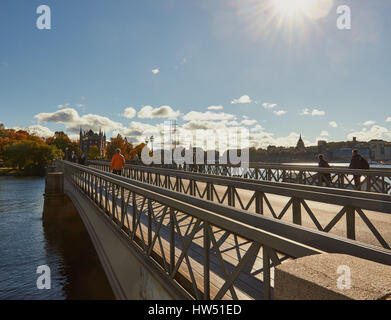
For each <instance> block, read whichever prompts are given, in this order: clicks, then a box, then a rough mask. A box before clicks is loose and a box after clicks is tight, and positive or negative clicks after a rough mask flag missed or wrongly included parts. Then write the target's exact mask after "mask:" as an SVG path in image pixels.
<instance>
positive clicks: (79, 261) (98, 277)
mask: <svg viewBox="0 0 391 320" xmlns="http://www.w3.org/2000/svg"><path fill="white" fill-rule="evenodd" d="M43 230H44V237H45V239H46V246H47V250H46V251H47V252H57V253H58V255H59V256H60V257H61V258H62V263H61V265H62V267H61V268H60V270H58V273H59V275H61V278H63V279H64V281H63V284H62V290H63V292H64V296H65V297H66V299H69V300H94V299H102V300H103V299H104V300H107V299H115V297H114V294H113V291H112V289H111V287H110V284H109V282H108V280H107V277H106V275H105V272H104V270H103V267H102V265H101V263H100V261H99V258H98V255H97V253H96V251H95V248H94V246H93V244H92V242H91V240H90V237H89V235H88V232H87V230H86V228H85V227H84V224H83V221H82V220H81V218H80V216H78V214H72V215H71V216H69V217H68V218H67V219H66V220H63V221H62V223H61V224H56V223H53V222H52V221H50V220H49V221H47V220H45V219H43Z"/></svg>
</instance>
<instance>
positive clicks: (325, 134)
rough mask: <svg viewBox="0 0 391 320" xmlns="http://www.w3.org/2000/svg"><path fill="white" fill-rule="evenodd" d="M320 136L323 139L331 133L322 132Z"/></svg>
mask: <svg viewBox="0 0 391 320" xmlns="http://www.w3.org/2000/svg"><path fill="white" fill-rule="evenodd" d="M320 135H321V136H322V137H326V136H328V135H329V132H328V131H326V130H322V131H321V133H320Z"/></svg>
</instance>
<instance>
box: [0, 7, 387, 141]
mask: <svg viewBox="0 0 391 320" xmlns="http://www.w3.org/2000/svg"><path fill="white" fill-rule="evenodd" d="M273 1H279V2H281V0H240V1H238V0H226V1H224V0H215V1H211V0H197V1H196V0H191V1H190V0H181V1H180V0H143V1H129V0H116V1H111V2H110V1H107V0H83V1H76V0H55V1H54V0H53V1H49V0H47V1H45V2H42V1H35V0H28V1H27V0H21V1H11V0H2V1H1V2H0V25H1V27H0V41H1V50H0V122H3V123H4V124H5V125H6V127H22V128H30V129H31V130H38V132H40V133H42V134H49V133H51V132H52V131H55V130H64V131H66V132H68V133H69V134H73V136H74V134H75V132H76V129H77V128H78V127H79V126H80V125H83V127H84V128H89V127H91V128H93V129H95V130H96V129H97V128H98V127H103V129H104V130H106V131H107V132H108V135H109V136H111V134H116V133H117V132H120V133H122V134H124V135H128V136H129V137H130V138H132V139H135V140H137V137H138V136H139V137H142V136H145V135H147V134H149V133H148V132H146V131H145V130H147V131H148V130H150V131H151V132H152V131H153V130H154V128H158V127H159V125H161V123H162V122H163V121H164V120H166V119H168V118H172V119H173V118H176V120H177V122H178V125H179V126H180V127H182V128H184V129H187V130H192V129H194V128H207V127H208V128H209V127H211V128H213V127H216V126H217V127H218V126H224V127H234V126H243V127H246V128H247V129H249V130H250V133H251V134H252V142H253V143H254V145H257V146H266V145H268V144H278V145H292V144H293V143H295V142H296V141H297V135H298V134H300V133H301V134H302V135H303V138H304V140H305V142H307V143H311V144H313V143H315V142H316V140H317V139H319V138H321V137H322V138H324V139H327V140H329V141H335V140H347V139H348V138H351V137H352V136H353V135H355V136H358V138H359V139H361V140H368V139H371V138H383V139H386V140H389V141H390V140H391V108H390V100H391V99H390V98H391V93H390V92H391V91H390V90H389V83H390V78H391V63H390V61H389V52H390V49H391V48H390V47H391V39H390V36H389V33H390V31H391V25H390V24H391V22H390V21H391V19H389V17H390V16H391V3H390V1H389V0H376V1H364V0H354V1H353V0H321V1H327V2H331V7H330V11H328V12H327V13H328V14H326V15H325V16H324V17H322V18H320V19H316V20H314V19H311V18H309V17H308V16H304V15H303V14H302V13H299V14H297V15H296V16H295V17H293V18H292V19H291V20H289V17H287V16H284V15H283V12H282V11H281V10H280V9H276V7H272V9H270V10H268V11H262V10H261V8H262V5H265V4H267V3H268V2H269V4H270V3H271V5H273V4H272V2H273ZM289 1H291V0H289ZM292 1H293V0H292ZM295 1H297V0H295ZM307 1H308V0H307ZM42 4H46V5H49V6H50V8H51V22H52V29H51V30H38V29H37V27H36V20H37V18H38V16H39V15H38V14H37V13H36V9H37V7H38V6H39V5H42ZM339 5H348V6H349V7H350V8H351V15H352V29H351V30H339V29H338V28H337V27H336V21H337V18H338V15H337V13H336V9H337V7H338V6H339ZM272 17H274V18H272ZM270 19H271V21H270V23H267V21H269V20H270ZM279 21H282V22H281V23H280V24H279ZM152 70H156V71H155V73H154V72H152ZM157 70H158V72H157ZM247 96H248V97H247ZM240 97H242V99H241V100H240ZM235 99H236V100H238V101H237V102H248V103H232V102H234V101H235ZM145 106H151V107H149V108H147V109H144V112H141V114H140V113H139V111H140V110H141V109H142V108H143V107H145ZM162 106H164V107H163V108H160V107H162ZM210 106H220V107H219V108H212V110H209V113H206V112H207V111H208V110H207V108H208V107H210ZM221 107H222V109H221ZM126 108H132V109H128V110H133V109H134V110H135V112H128V117H125V116H124V111H125V109H126ZM157 108H160V109H157ZM213 109H215V110H213ZM191 112H193V113H191ZM189 113H190V114H189ZM131 115H133V117H131V118H130V116H131ZM249 120H250V121H249ZM387 120H389V121H388V122H387ZM212 121H213V122H212ZM330 123H331V125H330ZM334 123H335V124H336V126H335V124H334Z"/></svg>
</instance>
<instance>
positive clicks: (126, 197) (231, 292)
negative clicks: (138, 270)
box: [61, 162, 322, 299]
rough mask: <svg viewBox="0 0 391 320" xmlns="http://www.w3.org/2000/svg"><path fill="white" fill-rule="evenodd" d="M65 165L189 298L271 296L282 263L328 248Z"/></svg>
mask: <svg viewBox="0 0 391 320" xmlns="http://www.w3.org/2000/svg"><path fill="white" fill-rule="evenodd" d="M61 166H62V167H63V168H62V169H63V171H64V174H65V178H66V180H67V181H70V182H72V184H73V186H74V187H76V188H78V189H79V190H80V192H82V193H84V194H85V195H86V196H87V197H88V198H90V199H91V200H92V201H93V202H94V203H95V204H96V205H97V206H98V207H99V208H100V209H101V211H102V214H104V215H105V216H106V217H107V218H108V219H109V220H110V221H111V222H112V223H113V226H115V228H116V229H117V230H118V231H119V232H120V233H121V234H124V235H126V237H127V239H128V240H129V242H131V243H132V244H133V245H134V246H135V247H136V248H137V250H139V251H140V252H141V253H142V254H143V255H144V257H145V259H146V260H147V261H148V262H149V263H150V264H151V265H153V266H154V267H156V268H158V269H159V272H160V273H163V274H164V275H165V278H166V280H167V281H168V282H170V283H171V284H174V285H177V286H178V287H179V288H181V290H184V292H185V293H186V294H187V296H188V297H189V298H190V299H262V298H266V299H270V298H272V294H273V270H274V267H275V266H276V265H279V264H281V263H282V262H283V261H285V260H288V259H293V258H299V257H303V256H308V255H312V254H318V253H321V252H322V251H321V250H317V249H313V248H310V247H309V246H306V245H303V244H299V243H296V242H294V241H291V240H288V239H285V238H283V237H281V236H277V235H274V234H271V233H270V232H267V231H265V230H262V229H260V228H258V227H256V226H254V223H247V222H246V223H244V222H241V221H239V220H238V221H233V220H232V219H230V218H227V217H225V216H223V215H220V214H218V213H217V212H218V210H216V208H214V207H210V206H209V205H207V204H206V202H207V201H205V200H200V199H196V198H193V197H190V196H187V195H183V194H182V195H181V196H182V198H181V199H177V195H178V193H177V192H173V191H169V190H166V189H162V188H157V187H153V186H151V185H148V184H145V183H140V182H130V181H128V182H125V181H121V180H119V179H118V176H116V175H113V174H110V173H103V172H98V171H96V170H91V169H89V168H86V167H83V166H80V165H76V164H71V163H67V162H62V163H61ZM199 201H201V202H203V204H201V205H200V203H199ZM230 210H234V209H230ZM234 211H235V210H234Z"/></svg>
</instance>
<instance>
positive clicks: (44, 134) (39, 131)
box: [0, 122, 54, 138]
mask: <svg viewBox="0 0 391 320" xmlns="http://www.w3.org/2000/svg"><path fill="white" fill-rule="evenodd" d="M0 123H1V122H0ZM7 129H14V130H15V131H19V130H22V131H27V132H28V133H30V134H32V135H35V136H37V137H40V138H48V137H53V136H54V132H53V131H52V130H50V129H49V128H47V127H44V126H41V125H39V124H35V125H32V126H29V127H28V128H22V127H13V128H7Z"/></svg>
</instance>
